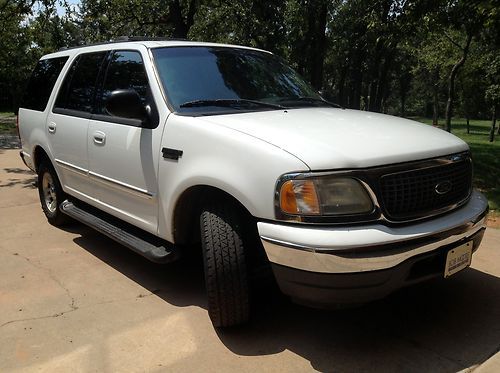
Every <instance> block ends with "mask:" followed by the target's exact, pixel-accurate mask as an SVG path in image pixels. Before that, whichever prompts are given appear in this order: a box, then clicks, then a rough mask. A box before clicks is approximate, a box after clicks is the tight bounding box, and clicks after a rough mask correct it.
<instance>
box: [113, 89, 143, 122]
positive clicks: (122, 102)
mask: <svg viewBox="0 0 500 373" xmlns="http://www.w3.org/2000/svg"><path fill="white" fill-rule="evenodd" d="M106 110H107V111H108V113H110V114H111V115H114V116H117V117H122V118H129V119H138V120H140V121H141V122H143V123H146V122H147V121H148V117H149V113H148V110H147V108H146V107H145V106H144V105H143V103H142V102H141V98H140V97H139V94H138V93H137V92H136V91H135V90H134V89H117V90H116V91H113V92H111V95H110V96H109V97H108V99H107V100H106Z"/></svg>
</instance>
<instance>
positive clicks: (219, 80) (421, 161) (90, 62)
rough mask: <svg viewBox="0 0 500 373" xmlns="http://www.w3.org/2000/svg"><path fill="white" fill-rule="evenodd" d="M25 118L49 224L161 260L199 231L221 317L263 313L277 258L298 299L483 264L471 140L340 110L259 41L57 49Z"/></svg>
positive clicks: (37, 80)
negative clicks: (255, 304)
mask: <svg viewBox="0 0 500 373" xmlns="http://www.w3.org/2000/svg"><path fill="white" fill-rule="evenodd" d="M19 127H20V136H21V140H22V151H21V156H22V158H23V160H24V161H25V163H26V165H27V166H28V167H30V168H31V169H33V170H35V171H36V172H37V173H38V178H39V183H38V186H39V193H40V200H41V204H42V208H43V211H44V212H45V214H46V216H47V218H48V220H49V222H50V223H52V224H54V225H60V224H63V223H64V222H65V221H66V220H67V218H68V216H69V217H72V218H74V219H76V220H79V221H81V222H83V223H85V224H88V225H90V226H92V227H94V228H95V229H97V230H99V231H100V232H102V233H104V234H106V235H108V236H109V237H111V238H113V239H115V240H117V241H118V242H120V243H122V244H123V245H125V246H127V247H129V248H130V249H132V250H134V251H136V252H137V253H139V254H141V255H143V256H144V257H146V258H148V259H150V260H152V261H155V262H160V263H166V262H170V261H172V260H175V259H177V258H178V257H179V256H180V255H182V254H183V253H184V252H185V251H186V250H188V248H190V247H196V244H200V243H201V247H202V253H203V259H204V264H205V278H206V286H207V292H208V311H209V314H210V317H211V319H212V321H213V323H214V325H215V326H230V325H235V324H239V323H242V322H245V321H246V320H247V319H248V317H249V307H250V305H249V289H250V286H249V285H250V283H251V281H252V279H253V278H254V277H255V276H256V275H257V274H258V273H262V269H266V268H272V273H273V274H274V277H275V279H276V281H277V283H278V285H279V287H280V289H281V290H282V291H283V292H284V293H285V294H287V295H289V296H290V297H291V298H292V299H293V300H295V301H297V302H301V303H305V304H310V305H313V306H319V307H325V306H329V305H332V304H339V303H352V302H356V303H357V302H365V301H369V300H373V299H377V298H380V297H383V296H385V295H387V294H389V293H390V292H392V291H394V290H395V289H398V288H400V287H403V286H406V285H409V284H414V283H416V282H419V281H422V280H425V279H429V278H432V277H439V276H441V277H448V276H450V275H453V274H454V273H456V272H458V271H460V270H461V269H464V268H466V267H468V266H469V264H470V261H471V257H472V253H473V252H474V251H475V250H476V249H477V248H478V246H479V243H480V242H481V239H482V236H483V234H484V230H485V215H486V213H487V210H488V205H487V201H486V200H485V198H484V197H483V196H482V195H481V194H480V193H478V192H477V191H474V190H473V189H472V163H471V157H470V154H469V148H468V146H467V145H466V144H465V143H464V142H463V141H461V140H460V139H458V138H456V137H455V136H453V135H451V134H449V133H447V132H444V131H442V130H439V129H435V128H433V127H431V126H427V125H424V124H420V123H416V122H413V121H410V120H406V119H401V118H396V117H392V116H388V115H382V114H376V113H370V112H363V111H356V110H346V109H344V108H341V107H338V106H337V105H335V104H332V103H329V102H327V101H325V100H323V99H322V98H321V97H320V96H319V95H318V94H317V93H316V92H315V91H314V90H313V89H312V88H311V87H310V86H309V85H308V84H307V83H305V82H304V81H303V80H302V79H301V78H300V77H299V76H298V75H297V74H296V73H295V72H294V71H293V70H292V69H291V68H290V67H288V66H287V65H286V64H285V63H284V62H283V61H282V60H281V59H280V58H278V57H276V56H274V55H273V54H272V53H269V52H266V51H262V50H257V49H253V48H246V47H240V46H230V45H221V44H209V43H198V42H188V41H157V40H149V41H144V40H142V41H141V40H135V39H129V40H128V41H122V42H112V43H105V44H99V45H92V46H86V47H80V48H74V49H67V50H62V51H59V52H57V53H53V54H49V55H46V56H44V57H42V59H41V60H40V61H39V62H38V65H37V66H36V68H35V70H34V72H33V75H32V78H31V80H30V83H29V85H28V87H27V91H26V95H25V98H24V101H23V104H22V105H21V108H20V110H19ZM198 247H200V246H198Z"/></svg>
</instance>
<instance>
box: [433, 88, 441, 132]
mask: <svg viewBox="0 0 500 373" xmlns="http://www.w3.org/2000/svg"><path fill="white" fill-rule="evenodd" d="M436 81H437V80H436ZM438 118H439V97H438V85H437V83H435V84H434V100H433V103H432V125H433V126H435V127H437V126H438V125H439V123H438Z"/></svg>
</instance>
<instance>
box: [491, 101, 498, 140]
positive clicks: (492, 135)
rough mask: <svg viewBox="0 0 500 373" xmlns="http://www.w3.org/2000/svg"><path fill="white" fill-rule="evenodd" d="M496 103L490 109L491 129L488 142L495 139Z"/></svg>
mask: <svg viewBox="0 0 500 373" xmlns="http://www.w3.org/2000/svg"><path fill="white" fill-rule="evenodd" d="M497 106H498V105H497V104H496V103H495V104H493V109H492V114H493V116H492V118H491V130H490V142H493V141H494V140H495V125H496V122H497Z"/></svg>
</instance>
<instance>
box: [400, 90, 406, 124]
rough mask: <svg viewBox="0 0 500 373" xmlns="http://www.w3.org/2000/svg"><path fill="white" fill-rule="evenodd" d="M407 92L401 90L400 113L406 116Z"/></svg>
mask: <svg viewBox="0 0 500 373" xmlns="http://www.w3.org/2000/svg"><path fill="white" fill-rule="evenodd" d="M405 106H406V92H401V113H400V115H401V116H402V117H403V118H404V117H406V108H405Z"/></svg>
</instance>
